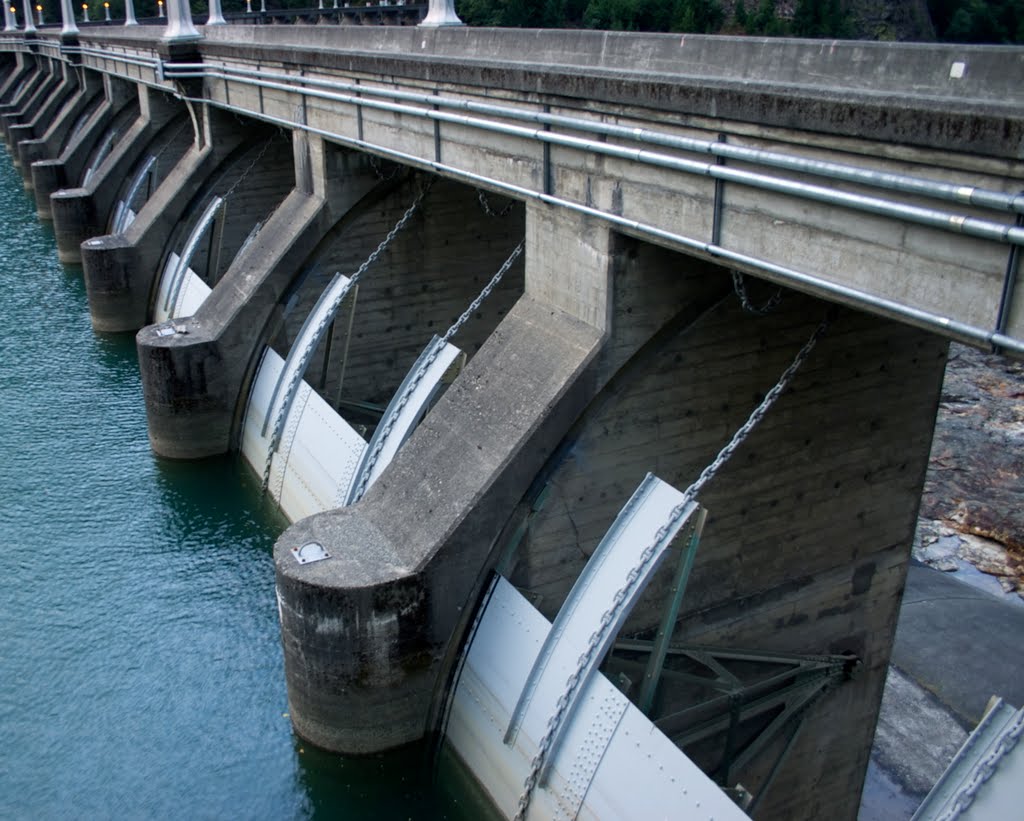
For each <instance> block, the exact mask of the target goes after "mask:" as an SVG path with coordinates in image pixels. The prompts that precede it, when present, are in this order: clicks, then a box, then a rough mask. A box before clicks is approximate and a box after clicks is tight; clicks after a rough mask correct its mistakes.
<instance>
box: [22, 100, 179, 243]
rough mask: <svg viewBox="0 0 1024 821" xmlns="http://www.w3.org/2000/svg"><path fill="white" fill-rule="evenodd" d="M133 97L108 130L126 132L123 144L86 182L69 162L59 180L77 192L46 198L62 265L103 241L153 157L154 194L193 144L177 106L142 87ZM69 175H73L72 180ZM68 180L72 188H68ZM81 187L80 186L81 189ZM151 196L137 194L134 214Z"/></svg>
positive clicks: (65, 190)
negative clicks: (139, 173) (119, 205)
mask: <svg viewBox="0 0 1024 821" xmlns="http://www.w3.org/2000/svg"><path fill="white" fill-rule="evenodd" d="M116 91H117V86H113V87H111V88H110V89H109V91H108V100H110V101H111V102H112V106H111V107H112V108H116V107H117V103H116V102H114V101H115V100H117V99H118V98H117V96H116ZM133 96H134V100H129V101H126V102H125V108H123V109H122V110H121V112H122V113H121V114H120V115H119V116H118V118H117V119H116V120H115V121H114V122H113V124H112V125H111V128H112V129H114V130H116V131H117V132H118V133H121V130H122V128H123V129H124V130H123V135H122V137H121V139H119V140H118V141H117V144H116V145H115V146H114V147H113V149H112V150H111V152H110V154H109V155H108V156H107V158H106V160H104V161H103V163H102V164H101V165H100V167H99V168H97V169H96V170H95V173H94V174H93V176H92V178H91V179H90V180H89V182H87V183H86V182H85V181H84V180H82V179H81V178H80V177H77V178H76V177H74V176H73V175H74V173H75V170H76V167H78V168H80V170H79V174H82V173H84V167H81V166H82V165H84V164H83V163H79V162H75V161H74V160H72V159H69V160H68V162H67V164H66V165H65V166H64V169H63V170H64V174H63V175H62V176H64V178H65V179H66V180H68V183H64V184H73V185H75V186H76V187H70V188H58V189H57V190H55V191H54V192H53V193H52V194H51V195H50V212H51V215H52V217H53V223H54V234H55V236H56V239H57V253H58V255H59V256H60V259H61V261H62V262H65V263H80V262H81V259H82V254H81V245H82V243H83V242H84V241H85V240H87V239H90V238H92V237H97V236H102V235H103V234H105V233H106V232H107V231H108V230H109V229H110V227H111V224H110V221H111V218H112V216H113V211H114V207H115V204H116V203H117V201H118V200H119V199H123V198H124V197H125V196H126V195H127V188H128V186H129V185H131V180H132V179H133V178H134V176H135V171H136V169H137V166H139V165H140V164H141V163H143V162H145V161H146V159H147V158H148V157H149V156H154V157H156V162H154V165H153V177H154V182H153V187H154V188H155V187H157V186H159V184H160V182H161V181H162V180H163V179H164V178H165V177H166V176H167V174H168V173H169V172H170V170H171V169H172V168H173V167H174V165H175V164H176V163H177V162H178V161H180V159H181V157H182V155H183V154H184V152H185V151H186V150H187V149H188V147H189V146H190V145H191V144H192V139H193V134H192V128H191V123H190V121H189V120H188V117H187V114H186V113H185V112H184V111H183V110H182V108H181V106H180V105H179V104H178V103H177V101H174V100H172V98H170V97H169V96H167V95H164V94H163V93H161V92H154V91H151V90H150V89H148V88H146V87H145V86H136V87H134V89H133ZM133 115H134V116H133ZM122 118H123V119H122ZM102 127H103V126H102V125H99V128H102ZM98 139H99V136H98V135H96V134H92V135H91V136H90V135H89V134H83V135H82V140H83V142H90V143H95V142H96V140H98ZM38 166H39V164H38V163H37V165H36V169H34V171H33V173H36V171H38V170H39V168H38ZM54 173H56V171H55V172H54ZM69 175H72V176H70V179H69ZM72 179H73V180H74V183H71V182H70V180H72ZM79 182H81V183H83V184H82V185H79ZM150 193H151V192H150V191H146V190H143V191H140V192H139V194H138V195H137V197H136V202H135V203H134V204H133V206H134V207H135V209H136V210H138V209H141V207H142V205H143V203H144V202H145V199H146V198H147V197H148V195H149V194H150Z"/></svg>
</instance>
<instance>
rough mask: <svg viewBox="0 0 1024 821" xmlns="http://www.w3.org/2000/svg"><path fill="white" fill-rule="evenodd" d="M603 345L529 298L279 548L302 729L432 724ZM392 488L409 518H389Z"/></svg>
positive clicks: (384, 742)
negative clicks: (363, 489)
mask: <svg viewBox="0 0 1024 821" xmlns="http://www.w3.org/2000/svg"><path fill="white" fill-rule="evenodd" d="M599 339H600V334H599V333H598V332H597V331H596V330H595V329H594V328H592V327H590V326H587V325H585V324H584V323H581V322H579V321H578V320H574V319H573V318H571V317H569V316H567V315H566V314H564V313H563V312H561V311H559V310H557V309H554V308H551V307H549V306H546V305H544V304H543V303H539V302H536V301H534V300H532V299H531V298H529V297H523V298H522V299H521V300H520V301H519V302H518V303H517V304H516V306H515V307H514V308H513V309H512V311H511V312H510V313H509V315H508V316H507V317H506V319H505V320H504V321H503V322H502V324H501V325H500V326H499V328H498V329H497V330H496V331H495V333H494V334H493V335H492V337H491V339H489V340H488V342H487V343H486V344H485V345H484V346H483V348H481V350H480V352H479V353H478V354H477V356H476V357H475V358H474V359H473V360H472V361H471V362H470V363H469V365H468V366H467V369H466V371H465V372H464V373H463V374H462V376H461V377H460V379H459V380H458V381H457V382H456V383H455V385H453V386H452V388H451V389H450V390H449V391H448V393H446V394H445V396H444V397H443V398H442V399H441V401H440V403H439V404H438V406H437V407H436V408H435V410H434V412H432V413H431V414H430V415H429V416H428V418H427V419H426V420H425V421H424V423H423V424H422V425H421V426H420V428H419V429H418V430H417V433H416V434H415V435H414V437H413V439H412V440H410V441H409V442H408V443H406V445H405V447H404V448H403V449H402V451H401V452H400V453H399V456H398V458H397V460H396V461H395V462H394V463H392V465H391V467H390V469H389V471H388V473H387V474H386V475H385V476H382V477H381V479H380V480H379V481H378V482H377V484H375V485H374V486H373V488H371V490H370V491H369V493H368V494H367V496H366V497H365V498H364V500H363V501H362V502H361V503H360V504H359V505H357V506H356V507H355V508H343V509H340V510H337V511H332V512H329V513H325V514H321V515H318V516H314V517H311V518H309V519H305V520H303V521H301V522H299V523H298V524H296V525H294V526H293V527H291V528H289V530H288V531H286V533H285V534H284V535H283V536H282V538H281V539H280V540H279V541H278V544H277V546H276V548H275V563H276V566H277V578H278V591H279V600H280V602H281V617H282V636H283V640H284V646H285V665H286V671H287V673H288V689H289V696H288V697H289V705H290V707H289V710H290V715H291V716H292V720H293V722H294V724H295V727H296V729H297V730H298V732H299V733H300V734H301V735H302V736H304V737H306V738H309V739H311V740H314V741H315V742H316V743H317V744H320V745H321V746H325V747H327V748H329V749H339V750H347V751H351V752H372V751H374V750H380V749H385V748H388V747H393V746H397V745H399V744H402V743H405V742H408V741H411V740H414V739H416V738H419V737H421V736H422V735H423V733H424V732H426V731H427V729H428V721H429V716H430V711H431V706H432V700H433V699H434V698H436V697H438V696H440V695H441V693H439V692H437V688H438V687H439V686H442V685H443V682H441V681H439V680H438V675H439V674H440V673H441V661H442V659H443V658H444V657H445V656H446V655H449V654H451V653H452V652H453V651H454V650H455V649H456V647H455V645H456V643H455V642H453V634H455V632H456V630H457V629H458V628H459V627H460V625H461V624H462V622H463V621H464V620H465V618H466V617H467V616H468V615H469V611H470V610H471V609H472V602H473V596H472V591H473V590H474V589H475V588H477V587H478V586H479V585H480V584H481V582H482V581H483V578H482V577H481V568H482V567H486V565H487V562H486V557H487V555H488V554H489V553H490V552H491V547H492V545H493V542H494V539H495V537H496V536H497V533H498V531H499V530H500V528H501V526H502V524H503V523H504V519H505V517H506V515H507V511H508V510H509V509H510V508H511V507H512V506H513V505H514V504H515V502H516V501H517V499H518V498H520V497H521V495H522V493H523V492H524V491H525V489H526V487H527V485H528V484H529V483H530V481H531V480H532V478H533V476H534V474H535V473H536V471H537V470H538V469H539V467H540V466H541V464H543V461H544V459H545V458H546V456H547V455H548V454H549V453H550V452H551V450H552V449H553V448H554V446H555V445H556V444H557V441H558V439H559V438H560V437H561V435H562V434H563V433H564V430H565V428H566V427H567V426H568V425H569V424H570V423H571V421H572V419H573V418H574V417H575V415H576V413H577V412H578V410H579V408H580V405H581V403H582V402H583V401H585V399H586V395H587V393H588V391H587V389H586V386H585V385H584V384H581V379H582V378H583V377H584V374H585V371H586V365H587V363H588V361H589V360H590V358H591V357H592V355H593V353H594V352H595V351H596V348H597V342H598V340H599ZM499 375H502V376H503V377H504V378H499ZM583 381H584V382H585V381H586V380H585V379H584V380H583ZM411 488H416V489H417V490H416V493H415V495H413V496H410V494H409V491H410V489H411ZM399 497H400V498H401V499H402V500H403V501H402V504H403V506H404V507H406V509H407V510H408V512H409V514H410V515H408V516H402V517H397V516H395V515H394V510H395V509H396V508H395V504H396V501H397V498H399ZM308 540H316V541H319V542H321V543H322V544H324V545H327V546H328V549H329V550H330V551H331V552H332V555H333V556H334V557H335V559H334V560H331V561H326V562H320V563H317V564H313V565H308V566H306V567H301V566H299V565H297V564H296V563H295V560H294V559H293V558H292V556H291V553H290V548H291V547H293V546H295V545H297V544H302V543H304V542H305V541H308ZM384 713H386V714H387V719H386V720H385V721H381V720H380V717H381V716H382V715H383V714H384Z"/></svg>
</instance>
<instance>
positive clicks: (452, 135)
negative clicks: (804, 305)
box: [85, 26, 1024, 344]
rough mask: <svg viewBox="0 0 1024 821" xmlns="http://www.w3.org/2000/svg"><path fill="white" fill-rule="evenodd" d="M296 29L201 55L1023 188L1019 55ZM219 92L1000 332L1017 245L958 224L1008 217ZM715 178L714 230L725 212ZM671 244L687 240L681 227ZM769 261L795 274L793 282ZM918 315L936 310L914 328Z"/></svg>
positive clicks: (659, 237)
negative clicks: (908, 214) (930, 215)
mask: <svg viewBox="0 0 1024 821" xmlns="http://www.w3.org/2000/svg"><path fill="white" fill-rule="evenodd" d="M301 28H302V29H303V30H301V31H300V30H298V29H297V28H296V27H269V26H264V27H258V26H257V27H245V26H223V27H219V28H217V27H215V30H211V31H210V32H208V33H207V36H206V37H205V38H204V39H203V40H202V41H200V42H199V44H198V45H197V46H196V48H197V49H198V53H199V55H200V56H201V57H202V58H203V59H204V60H206V61H208V62H209V63H211V64H214V63H215V64H218V65H221V64H222V65H224V66H225V67H226V68H227V69H228V70H231V69H232V68H234V67H240V68H243V69H244V68H246V67H247V66H249V67H251V66H252V64H253V61H254V60H257V61H258V64H259V66H260V67H261V70H262V71H264V72H267V73H268V74H269V73H270V72H275V73H283V74H285V75H289V76H290V77H292V78H298V77H299V76H300V75H301V76H302V77H306V78H312V79H313V80H318V81H328V82H330V81H339V80H340V81H344V82H350V83H351V82H353V81H355V82H359V83H362V84H363V85H365V86H367V87H368V88H373V87H374V86H375V85H376V84H378V83H380V82H381V78H386V80H385V81H384V87H385V89H386V90H402V91H410V92H415V93H421V94H422V93H424V92H426V93H427V94H430V93H435V94H438V95H442V96H445V97H448V98H451V99H454V100H472V101H478V102H487V103H492V104H493V103H509V104H514V105H516V106H518V107H520V108H523V109H526V110H529V111H533V112H542V111H546V110H550V112H551V113H552V114H555V115H566V116H570V117H582V118H584V119H594V120H599V121H601V122H604V123H614V124H619V125H622V126H625V127H637V126H639V127H644V128H652V129H655V130H657V131H659V132H663V133H665V134H670V135H674V136H680V137H697V138H700V139H703V140H709V141H715V140H717V139H720V138H721V139H725V140H727V141H729V142H732V143H735V144H738V145H743V146H746V147H751V148H764V149H768V150H772V151H780V152H783V153H793V154H801V155H805V156H807V157H809V158H812V159H814V158H829V159H837V158H839V159H842V160H845V161H850V162H853V163H855V164H857V165H860V166H863V167H865V168H870V169H873V170H876V171H880V172H897V173H912V174H915V175H919V176H924V177H929V178H933V179H936V180H939V181H944V182H948V183H951V184H953V185H954V186H956V187H957V188H959V189H966V188H971V187H974V186H979V187H982V188H987V189H994V190H1000V191H1017V190H1019V189H1020V188H1021V187H1022V183H1021V180H1022V179H1024V164H1022V156H1024V154H1022V139H1021V135H1022V134H1024V118H1022V116H1021V113H1020V112H1021V111H1022V110H1024V109H1022V107H1021V106H1020V105H1019V101H1020V98H1019V90H1017V89H1014V88H1013V87H1012V84H1009V85H1008V84H1007V81H1006V79H1005V78H1006V77H1007V76H1012V75H1013V73H1014V71H1015V70H1016V68H1017V67H1018V66H1019V63H1020V60H1021V59H1022V58H1021V54H1020V50H1014V49H1005V48H994V47H974V46H972V47H967V46H959V45H958V46H946V45H943V46H926V47H918V46H914V45H907V44H899V45H896V44H877V43H875V44H863V43H828V44H823V43H821V42H806V41H786V40H781V41H770V42H767V41H764V40H759V39H757V38H715V37H710V38H707V37H698V36H691V35H687V36H686V37H685V38H679V37H675V36H674V35H643V36H640V35H633V34H612V33H601V32H572V33H566V32H543V31H541V32H537V31H530V32H524V31H512V30H480V29H466V30H459V31H429V32H422V31H418V30H408V29H400V28H397V27H395V28H388V27H376V28H373V29H369V30H365V31H364V30H360V31H359V32H351V31H346V30H344V29H342V28H334V27H331V28H328V27H315V26H314V27H301ZM147 37H148V35H147V33H146V32H145V31H141V30H140V31H134V32H133V31H129V30H123V31H120V30H119V31H112V30H111V31H99V30H97V31H95V33H90V34H89V38H90V39H89V43H90V44H93V45H97V46H107V47H111V48H116V49H118V50H121V49H124V50H125V53H127V54H129V55H138V56H143V57H147V56H148V57H149V58H152V57H153V56H154V55H155V54H156V52H155V50H154V44H153V41H152V39H151V38H149V39H147ZM90 59H95V61H96V65H97V66H99V65H100V62H99V59H100V58H87V59H86V60H85V62H86V64H87V65H89V64H90V62H89V60H90ZM104 65H106V64H104ZM115 70H117V71H119V72H123V76H124V77H126V78H134V77H136V76H141V74H140V72H145V71H146V69H142V68H139V67H137V66H132V65H122V66H121V67H120V68H117V69H115ZM765 78H769V79H765ZM149 79H150V78H148V77H147V80H149ZM190 82H191V81H190ZM164 85H165V86H166V87H168V88H169V87H170V85H171V83H170V82H169V81H166V82H165V83H164ZM496 88H501V89H503V90H502V91H501V92H500V93H498V92H496V91H495V89H496ZM537 89H542V90H543V91H542V92H541V93H539V94H538V93H537ZM204 93H205V94H206V95H208V98H209V99H210V100H211V101H212V102H214V103H215V104H222V105H225V106H228V105H230V106H232V107H236V108H237V109H239V110H240V111H243V112H246V113H247V114H249V115H250V116H252V117H254V118H266V119H271V120H273V121H285V122H289V123H296V124H297V126H298V127H308V128H310V129H313V130H314V131H316V132H317V133H320V134H323V135H329V136H330V139H335V140H337V141H339V142H342V143H344V144H348V145H369V146H373V147H379V148H380V149H381V150H383V151H397V152H401V153H402V154H403V155H405V156H406V158H407V159H406V160H405V161H407V162H408V163H409V164H412V165H415V166H417V167H419V168H422V169H428V170H438V167H437V165H436V164H437V163H442V164H443V166H444V170H445V173H450V174H452V175H454V176H458V175H460V174H481V175H483V176H484V177H487V178H489V179H492V180H494V181H495V182H496V183H499V184H501V185H505V186H518V187H520V188H522V189H527V190H529V191H530V192H533V194H532V195H534V196H542V193H541V192H544V191H546V192H547V193H548V194H550V195H551V196H556V197H558V198H560V199H561V200H563V201H564V202H566V203H572V204H573V205H574V206H579V207H584V208H595V209H597V210H599V211H601V212H603V213H604V214H606V215H607V219H608V220H609V222H614V221H615V220H616V219H618V218H622V219H624V220H626V221H628V222H635V224H636V225H637V226H638V227H637V228H636V229H635V230H636V231H637V233H638V234H642V235H643V236H644V237H645V238H646V239H648V240H649V241H656V242H664V243H666V244H669V245H671V247H674V248H675V249H676V250H686V251H687V252H688V253H689V252H692V251H693V249H694V247H696V248H697V252H698V253H702V251H701V249H702V248H705V247H706V246H707V245H708V244H709V243H711V244H712V245H714V246H715V248H711V249H709V250H707V252H706V253H707V256H708V257H709V258H714V257H715V256H716V254H718V251H717V250H716V248H718V247H721V248H724V249H725V251H727V252H728V253H730V254H739V255H744V256H741V257H740V258H739V259H735V258H734V264H736V265H737V266H738V267H742V268H744V270H747V271H748V273H752V274H754V275H756V276H761V277H764V278H769V279H772V278H775V279H778V280H780V281H785V282H786V283H787V284H788V285H789V286H790V287H794V288H797V289H798V290H802V291H804V292H805V293H808V294H810V295H813V296H817V297H820V298H826V299H837V300H839V301H843V302H845V303H847V304H851V305H854V306H855V307H858V309H863V310H869V311H871V312H873V313H878V314H880V315H883V316H887V317H889V318H894V317H896V316H901V317H903V319H905V320H906V321H911V322H919V323H920V324H923V325H927V326H928V327H929V328H931V329H933V330H935V331H936V332H938V333H941V334H943V335H948V336H949V337H950V338H955V339H961V340H965V341H972V343H973V344H984V339H985V337H986V335H987V334H989V333H990V332H991V331H992V330H993V329H994V328H995V325H996V316H997V314H998V309H999V300H1000V295H1001V294H1002V291H1003V288H1002V285H1003V274H1004V272H1005V269H1006V258H1007V254H1008V248H1007V247H1006V246H1005V245H1004V244H1002V242H1001V241H987V240H980V239H977V238H973V237H966V236H964V235H962V234H959V233H957V232H956V231H947V230H946V228H945V227H943V226H956V225H959V224H961V223H960V220H959V217H961V216H962V217H968V216H980V217H984V218H988V219H992V220H994V221H996V222H997V223H999V224H1001V225H1008V224H1009V223H1010V222H1012V217H1011V216H1009V215H1007V214H1004V213H997V212H991V211H985V210H979V209H975V208H971V207H969V206H964V205H962V204H960V203H959V202H958V203H953V204H941V203H940V204H939V205H940V210H944V211H947V212H948V214H949V215H950V216H949V218H948V219H947V218H940V220H939V225H938V226H924V225H919V224H914V223H911V222H903V221H901V220H893V219H888V218H883V217H881V216H877V215H875V214H872V213H866V212H864V211H860V210H856V209H854V210H851V209H848V208H846V207H845V206H841V205H838V204H825V203H822V202H810V201H808V200H804V199H802V198H799V197H790V196H789V195H788V194H779V193H778V192H777V191H773V192H771V193H769V192H767V191H764V190H760V189H755V188H751V187H748V186H747V185H746V184H745V183H739V182H730V183H729V184H726V185H724V186H720V187H718V188H717V189H716V186H715V185H714V184H713V181H712V180H711V179H709V178H708V176H707V174H706V173H705V172H697V173H690V172H689V171H683V170H669V169H667V168H665V167H663V166H662V167H654V166H649V165H646V164H645V163H643V162H635V161H634V159H633V158H631V157H627V158H623V159H612V158H604V157H601V156H597V155H590V154H588V152H587V151H577V150H576V149H575V148H574V147H572V146H569V147H563V146H558V145H556V146H553V147H551V149H550V151H548V150H545V148H544V146H543V145H541V144H540V142H539V141H537V140H535V139H534V138H533V136H531V132H530V129H529V128H526V130H525V132H520V133H517V134H509V133H507V132H502V133H496V132H492V131H487V130H486V129H482V128H478V127H476V126H475V125H473V126H469V127H466V126H465V125H463V124H447V123H445V124H439V123H437V122H435V121H432V120H429V119H427V118H426V117H420V116H411V115H410V114H408V113H397V112H391V111H381V110H377V109H373V108H370V107H368V106H363V105H358V106H357V105H356V104H355V103H354V102H341V101H338V100H332V101H326V100H322V99H316V98H312V97H302V96H301V95H300V94H298V93H297V92H295V91H282V90H279V89H269V88H267V89H262V88H256V87H254V86H253V85H251V84H250V83H249V82H248V81H244V80H242V79H228V80H226V81H222V80H219V79H218V80H217V81H216V82H207V83H206V86H205V89H204ZM414 108H415V106H414ZM422 110H423V111H430V112H432V111H433V107H432V106H430V105H423V106H422ZM497 119H499V120H500V117H497ZM560 128H561V127H560ZM554 130H556V131H557V130H558V129H554ZM562 130H564V131H567V132H570V133H569V136H574V135H572V134H571V129H569V128H563V129H562ZM616 142H617V143H618V144H619V147H621V148H623V149H625V150H626V151H629V150H631V149H633V148H635V145H633V144H632V142H631V141H629V140H628V139H622V138H616ZM661 153H668V154H678V155H679V156H681V157H683V158H686V157H687V156H689V155H686V154H684V153H683V152H673V151H672V150H668V151H666V152H661ZM546 159H549V160H550V165H549V164H547V163H546ZM730 164H731V163H730ZM771 175H772V176H775V177H778V178H780V179H782V180H784V181H785V182H786V184H790V183H797V184H800V183H806V182H810V181H812V180H810V179H809V178H807V177H805V176H802V175H800V174H797V173H795V172H779V171H778V170H777V169H776V170H773V171H771ZM814 181H815V182H816V183H818V184H819V185H822V186H823V187H824V188H826V189H833V190H837V191H841V192H845V193H846V194H852V195H859V194H864V193H867V189H865V188H863V187H861V186H859V185H857V184H854V183H843V184H837V183H835V182H834V181H830V180H827V179H824V180H823V179H821V178H815V179H814ZM716 190H717V193H718V194H721V197H720V198H719V202H720V203H721V205H722V214H721V219H720V220H719V221H718V222H717V225H718V228H719V229H720V230H719V231H715V230H713V229H714V224H713V220H712V214H713V213H714V202H715V198H716ZM885 196H886V197H890V195H889V194H885ZM897 199H899V200H900V201H901V202H903V203H904V204H906V205H910V206H919V205H923V204H932V205H934V204H935V203H934V202H931V201H925V200H921V199H919V198H916V197H915V196H914V195H912V194H907V195H898V196H897ZM672 235H674V236H675V237H677V238H674V239H668V238H667V237H669V236H672ZM687 249H689V250H687ZM751 258H756V259H758V260H760V261H759V262H756V263H754V262H749V260H750V259H751ZM766 266H767V267H766ZM771 266H781V272H780V268H779V267H775V268H772V267H771ZM787 270H788V271H791V272H793V271H795V272H797V273H795V274H794V273H786V272H785V271H787ZM845 289H851V290H845ZM1017 294H1018V296H1017V297H1015V300H1016V301H1018V302H1020V301H1022V300H1024V289H1017ZM908 308H912V309H917V310H922V311H924V312H926V314H927V315H928V316H927V318H921V316H920V315H918V317H917V318H916V319H915V318H914V317H912V316H911V317H909V318H908V312H907V309H908ZM949 320H952V322H950V321H949ZM957 322H961V323H964V324H965V325H967V326H969V328H968V329H966V330H964V329H962V328H960V327H958V326H957V325H956V324H955V323H957ZM1006 330H1007V333H1008V334H1009V335H1010V336H1011V337H1014V338H1022V335H1024V308H1021V307H1019V306H1018V307H1017V308H1016V310H1013V311H1011V312H1010V322H1009V326H1008V328H1007V329H1006Z"/></svg>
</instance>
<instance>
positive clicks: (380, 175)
mask: <svg viewBox="0 0 1024 821" xmlns="http://www.w3.org/2000/svg"><path fill="white" fill-rule="evenodd" d="M367 156H368V157H369V162H370V168H372V169H373V173H374V174H375V175H376V176H377V179H378V180H381V181H382V182H391V180H393V179H394V178H395V177H397V176H398V174H399V173H400V172H401V170H402V166H401V165H400V164H399V163H392V164H391V173H390V174H387V175H385V174H384V171H383V169H382V167H381V164H380V157H378V156H376V155H375V154H369V155H367Z"/></svg>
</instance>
